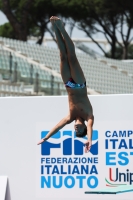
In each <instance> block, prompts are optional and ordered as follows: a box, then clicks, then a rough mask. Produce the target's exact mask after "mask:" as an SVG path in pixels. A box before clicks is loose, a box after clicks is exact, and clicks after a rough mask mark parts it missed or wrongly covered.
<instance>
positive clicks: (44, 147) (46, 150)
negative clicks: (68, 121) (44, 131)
mask: <svg viewBox="0 0 133 200" xmlns="http://www.w3.org/2000/svg"><path fill="white" fill-rule="evenodd" d="M51 148H54V149H55V148H61V144H60V143H58V144H54V143H51V142H48V141H46V142H44V143H42V144H41V154H42V155H50V149H51Z"/></svg>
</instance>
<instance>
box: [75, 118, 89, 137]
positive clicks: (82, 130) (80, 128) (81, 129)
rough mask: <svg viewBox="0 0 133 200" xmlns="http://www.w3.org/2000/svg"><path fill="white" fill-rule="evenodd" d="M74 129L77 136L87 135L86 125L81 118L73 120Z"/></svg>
mask: <svg viewBox="0 0 133 200" xmlns="http://www.w3.org/2000/svg"><path fill="white" fill-rule="evenodd" d="M74 129H75V132H76V136H77V137H85V136H86V135H87V127H86V125H85V123H84V121H83V119H81V118H77V119H76V120H75V125H74Z"/></svg>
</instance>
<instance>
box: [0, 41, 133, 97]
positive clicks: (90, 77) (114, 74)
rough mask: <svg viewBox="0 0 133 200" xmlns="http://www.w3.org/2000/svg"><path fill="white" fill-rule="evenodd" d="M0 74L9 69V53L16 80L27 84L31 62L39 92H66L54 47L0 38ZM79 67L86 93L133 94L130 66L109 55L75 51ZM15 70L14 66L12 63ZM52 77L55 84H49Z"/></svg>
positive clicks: (132, 77)
mask: <svg viewBox="0 0 133 200" xmlns="http://www.w3.org/2000/svg"><path fill="white" fill-rule="evenodd" d="M0 43H1V46H0V49H1V51H0V52H1V54H0V55H1V56H0V71H1V72H0V73H3V74H4V73H6V72H7V71H9V52H11V53H12V59H13V63H15V62H17V65H18V68H17V71H18V75H19V78H18V80H19V81H22V82H24V83H25V84H29V83H30V81H31V71H30V69H31V65H33V84H34V83H35V82H36V74H38V77H39V78H38V79H39V83H38V87H39V91H41V92H45V95H47V94H49V95H50V94H51V93H53V94H54V95H59V94H61V95H64V94H65V95H66V94H67V93H66V89H65V87H64V84H63V83H62V79H61V75H60V67H59V65H60V58H59V51H58V50H57V49H53V48H49V47H46V46H45V47H44V46H39V45H30V44H28V43H26V42H22V41H17V40H11V39H7V38H1V37H0ZM76 54H77V57H78V60H79V63H80V64H81V67H82V69H83V71H84V73H85V77H86V82H87V91H88V94H122V93H133V66H132V65H131V64H130V63H122V62H121V61H118V60H113V59H109V58H104V57H102V58H99V57H98V58H97V59H94V58H91V57H90V56H88V55H86V54H83V53H77V52H76ZM12 69H13V70H14V66H12ZM52 76H54V80H53V82H54V84H53V86H52V78H51V77H52Z"/></svg>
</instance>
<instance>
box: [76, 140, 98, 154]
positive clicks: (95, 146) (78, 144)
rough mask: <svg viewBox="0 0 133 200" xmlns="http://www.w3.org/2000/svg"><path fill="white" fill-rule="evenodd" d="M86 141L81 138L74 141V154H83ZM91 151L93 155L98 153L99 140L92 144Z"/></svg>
mask: <svg viewBox="0 0 133 200" xmlns="http://www.w3.org/2000/svg"><path fill="white" fill-rule="evenodd" d="M84 146H85V145H84V143H83V142H81V141H79V140H75V141H74V154H75V155H83V154H84V148H83V147H84ZM90 152H91V153H92V154H93V155H98V141H97V142H96V143H95V144H93V145H92V146H91V149H90Z"/></svg>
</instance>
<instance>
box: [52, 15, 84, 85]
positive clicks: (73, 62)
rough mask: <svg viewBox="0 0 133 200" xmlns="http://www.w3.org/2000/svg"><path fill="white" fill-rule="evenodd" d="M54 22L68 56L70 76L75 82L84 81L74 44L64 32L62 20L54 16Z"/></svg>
mask: <svg viewBox="0 0 133 200" xmlns="http://www.w3.org/2000/svg"><path fill="white" fill-rule="evenodd" d="M55 23H56V25H57V27H58V29H59V30H60V32H61V34H62V35H63V38H64V41H65V44H66V48H67V56H68V61H69V65H70V70H71V76H72V78H73V79H74V81H75V82H76V83H80V84H81V83H84V82H85V77H84V73H83V71H82V69H81V67H80V64H79V62H78V59H77V57H76V53H75V47H74V44H73V42H72V40H71V38H70V37H69V35H68V33H67V32H66V30H65V28H64V25H63V23H62V21H61V20H60V19H59V18H57V17H56V21H55Z"/></svg>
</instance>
